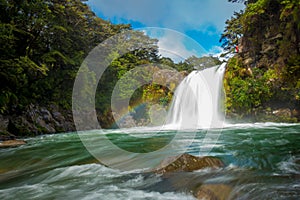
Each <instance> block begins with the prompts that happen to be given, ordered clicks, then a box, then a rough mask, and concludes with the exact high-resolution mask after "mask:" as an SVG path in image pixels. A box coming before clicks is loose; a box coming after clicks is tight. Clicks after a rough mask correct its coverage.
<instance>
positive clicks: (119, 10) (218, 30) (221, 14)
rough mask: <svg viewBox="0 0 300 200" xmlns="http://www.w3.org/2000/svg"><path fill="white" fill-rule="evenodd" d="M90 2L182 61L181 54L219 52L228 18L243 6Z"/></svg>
mask: <svg viewBox="0 0 300 200" xmlns="http://www.w3.org/2000/svg"><path fill="white" fill-rule="evenodd" d="M88 5H89V6H90V7H91V9H92V10H93V11H94V12H95V13H96V15H97V16H99V17H101V18H102V19H105V20H109V21H110V22H111V23H113V24H120V23H125V24H128V23H129V24H131V25H132V28H133V29H139V30H143V31H144V32H145V33H146V34H148V35H149V36H150V37H155V38H157V39H159V42H158V46H159V50H160V53H161V54H162V55H163V56H167V57H171V58H172V59H173V60H175V61H179V60H180V58H178V55H179V57H182V58H186V57H189V56H192V55H195V56H198V57H200V56H203V55H207V54H212V55H214V54H218V53H220V52H221V51H222V48H221V47H220V46H221V43H219V39H220V37H221V34H222V32H223V30H224V28H225V21H226V20H227V19H230V18H231V16H232V15H233V13H234V11H240V10H241V9H244V5H243V4H241V3H229V2H228V1H227V0H89V1H88ZM149 27H152V28H149ZM158 32H159V34H157V33H158ZM196 43H197V44H196ZM170 52H171V53H170ZM175 54H176V55H175Z"/></svg>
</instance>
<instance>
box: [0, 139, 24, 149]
mask: <svg viewBox="0 0 300 200" xmlns="http://www.w3.org/2000/svg"><path fill="white" fill-rule="evenodd" d="M24 144H26V142H25V141H24V140H6V141H3V142H0V148H8V147H16V146H20V145H24Z"/></svg>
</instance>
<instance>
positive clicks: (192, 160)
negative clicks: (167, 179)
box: [154, 153, 224, 174]
mask: <svg viewBox="0 0 300 200" xmlns="http://www.w3.org/2000/svg"><path fill="white" fill-rule="evenodd" d="M220 167H224V163H223V162H222V161H221V160H220V159H218V158H215V157H211V156H206V157H196V156H192V155H190V154H187V153H185V154H182V155H181V156H179V157H169V158H167V159H165V160H163V161H162V162H161V164H160V165H159V166H158V167H157V168H156V169H155V170H154V171H155V172H156V173H159V174H164V173H168V172H180V171H186V172H191V171H195V170H200V169H204V168H214V169H216V168H220Z"/></svg>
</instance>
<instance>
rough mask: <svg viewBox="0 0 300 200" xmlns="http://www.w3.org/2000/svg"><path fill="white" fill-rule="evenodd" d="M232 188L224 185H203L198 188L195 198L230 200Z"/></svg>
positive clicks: (202, 199)
mask: <svg viewBox="0 0 300 200" xmlns="http://www.w3.org/2000/svg"><path fill="white" fill-rule="evenodd" d="M231 192H232V187H230V186H228V185H225V184H205V185H202V186H200V187H199V188H198V189H197V190H196V192H195V196H196V198H197V199H201V200H226V199H230V197H231Z"/></svg>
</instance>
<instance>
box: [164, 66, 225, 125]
mask: <svg viewBox="0 0 300 200" xmlns="http://www.w3.org/2000/svg"><path fill="white" fill-rule="evenodd" d="M224 71H225V63H224V64H222V65H220V66H215V67H211V68H207V69H204V70H202V71H193V72H191V73H190V74H189V75H188V76H187V77H186V78H185V79H183V81H182V82H181V83H180V84H179V86H178V87H177V89H176V90H175V93H174V97H173V101H172V103H171V106H170V109H169V112H168V115H167V120H166V124H167V126H170V127H173V128H177V129H178V128H179V129H199V128H200V129H201V128H218V127H221V126H222V124H223V121H224V114H222V112H221V111H220V110H221V109H220V108H221V105H220V103H221V99H222V96H221V92H222V89H223V75H224Z"/></svg>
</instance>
